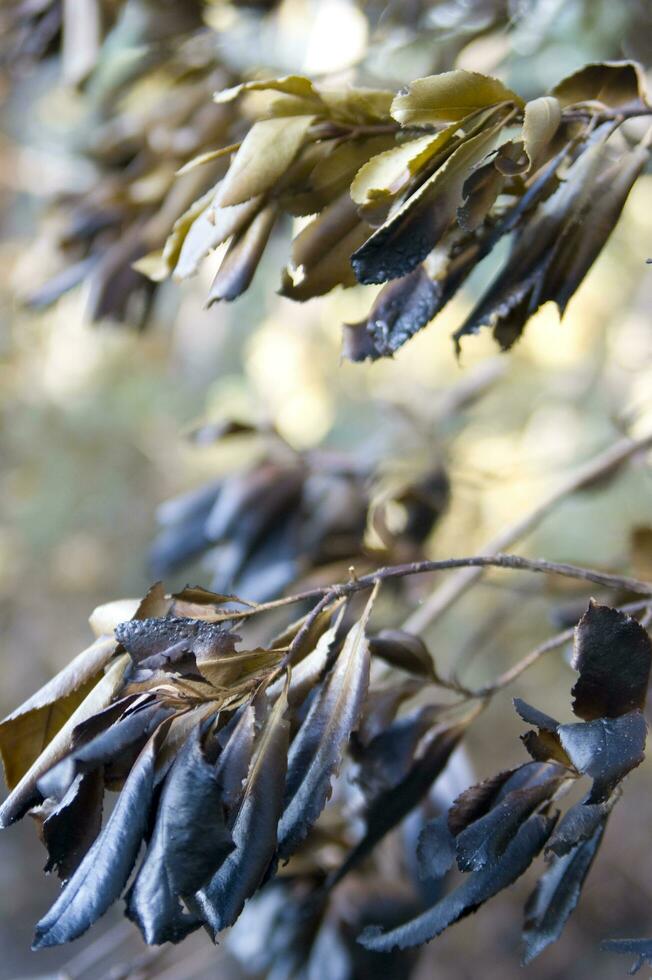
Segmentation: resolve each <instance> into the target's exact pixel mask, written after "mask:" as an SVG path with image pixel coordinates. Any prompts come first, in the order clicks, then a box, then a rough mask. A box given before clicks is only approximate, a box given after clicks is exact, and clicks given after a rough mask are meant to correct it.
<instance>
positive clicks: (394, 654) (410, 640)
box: [369, 629, 437, 681]
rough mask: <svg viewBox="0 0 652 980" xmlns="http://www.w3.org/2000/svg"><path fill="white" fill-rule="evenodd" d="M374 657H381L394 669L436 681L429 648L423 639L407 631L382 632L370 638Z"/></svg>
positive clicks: (370, 646) (370, 648) (388, 630)
mask: <svg viewBox="0 0 652 980" xmlns="http://www.w3.org/2000/svg"><path fill="white" fill-rule="evenodd" d="M369 650H370V652H371V656H372V657H380V659H381V660H384V661H385V662H386V663H388V664H390V665H391V666H392V667H397V668H398V669H399V670H405V671H407V673H408V674H415V675H416V676H417V677H426V678H428V680H431V681H435V680H436V679H437V675H436V673H435V665H434V661H433V658H432V655H431V654H430V652H429V650H428V647H427V646H426V645H425V643H424V642H423V640H422V639H421V637H419V636H415V635H414V633H408V632H407V631H406V630H390V629H387V630H381V631H380V632H379V633H376V634H375V635H374V636H371V637H370V638H369Z"/></svg>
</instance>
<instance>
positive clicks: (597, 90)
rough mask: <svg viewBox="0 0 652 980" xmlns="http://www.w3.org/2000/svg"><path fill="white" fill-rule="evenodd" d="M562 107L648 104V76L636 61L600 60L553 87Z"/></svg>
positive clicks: (553, 91)
mask: <svg viewBox="0 0 652 980" xmlns="http://www.w3.org/2000/svg"><path fill="white" fill-rule="evenodd" d="M552 95H554V96H555V97H556V98H557V99H558V100H559V102H560V103H561V105H562V106H567V105H574V104H575V103H577V102H601V103H602V104H603V105H605V106H608V107H609V108H610V109H622V108H625V107H632V108H634V107H635V106H640V107H644V106H646V104H647V102H646V84H645V75H644V73H643V70H642V68H641V66H640V65H639V64H638V63H637V62H635V61H601V62H596V63H594V64H589V65H584V66H583V67H582V68H579V69H578V70H577V71H576V72H573V74H572V75H568V77H567V78H564V79H562V80H561V82H558V83H557V85H555V87H554V88H553V90H552Z"/></svg>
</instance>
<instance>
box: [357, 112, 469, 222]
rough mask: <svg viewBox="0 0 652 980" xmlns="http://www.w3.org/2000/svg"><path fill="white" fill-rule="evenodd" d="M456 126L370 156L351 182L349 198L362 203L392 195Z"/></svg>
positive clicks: (446, 139) (442, 143)
mask: <svg viewBox="0 0 652 980" xmlns="http://www.w3.org/2000/svg"><path fill="white" fill-rule="evenodd" d="M456 128H457V127H456V126H447V127H446V129H444V130H442V132H440V133H436V134H434V135H433V134H429V135H427V136H419V137H417V138H416V139H412V140H409V141H408V142H407V143H401V144H400V145H399V146H394V147H392V149H389V150H385V152H384V153H379V154H377V155H376V156H374V157H372V158H371V159H370V160H369V161H368V162H367V163H365V165H364V166H363V167H361V168H360V170H358V172H357V174H356V175H355V179H354V180H353V182H352V184H351V190H350V193H351V197H352V198H353V200H354V201H356V203H357V204H361V205H364V204H366V203H367V202H369V201H374V200H375V199H377V198H383V197H393V196H394V195H396V194H397V193H398V192H399V191H400V190H401V189H402V187H403V186H404V185H405V183H406V182H407V181H408V180H409V179H410V178H411V177H412V176H413V175H414V174H416V173H418V172H419V170H421V168H422V167H424V166H425V165H426V164H427V163H428V161H429V160H430V159H431V158H432V157H433V156H434V155H435V154H436V153H438V152H439V151H440V150H441V149H443V147H444V146H446V144H447V143H448V141H449V140H450V139H451V138H452V136H453V134H454V133H455V130H456Z"/></svg>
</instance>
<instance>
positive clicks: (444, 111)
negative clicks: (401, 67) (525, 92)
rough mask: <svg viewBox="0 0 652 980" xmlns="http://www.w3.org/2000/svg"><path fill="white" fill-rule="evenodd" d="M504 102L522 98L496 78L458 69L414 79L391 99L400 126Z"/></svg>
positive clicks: (449, 118) (520, 102)
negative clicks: (405, 89)
mask: <svg viewBox="0 0 652 980" xmlns="http://www.w3.org/2000/svg"><path fill="white" fill-rule="evenodd" d="M501 102H511V103H513V104H514V105H516V106H519V107H521V106H523V100H522V99H521V98H520V97H519V96H518V95H516V93H515V92H512V91H511V90H510V89H508V88H506V87H505V86H504V85H503V83H502V82H500V81H498V79H497V78H491V77H490V76H489V75H480V74H478V73H477V72H471V71H464V70H462V69H456V70H455V71H445V72H442V73H441V74H440V75H429V76H428V77H426V78H418V79H416V81H414V82H411V83H410V84H409V85H408V87H407V92H406V93H405V94H401V95H397V96H396V98H395V99H394V101H393V102H392V116H393V117H394V119H396V120H397V122H399V123H400V124H401V126H427V125H430V124H432V123H438V122H455V121H457V120H460V119H463V118H464V117H465V116H468V115H469V114H470V113H472V112H477V111H478V110H480V109H484V108H486V107H488V106H493V105H498V104H499V103H501Z"/></svg>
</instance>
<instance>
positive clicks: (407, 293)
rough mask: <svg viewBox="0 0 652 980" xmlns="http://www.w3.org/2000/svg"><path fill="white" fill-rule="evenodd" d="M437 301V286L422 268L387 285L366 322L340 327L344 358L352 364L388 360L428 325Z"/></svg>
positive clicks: (434, 311)
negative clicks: (384, 358) (342, 330)
mask: <svg viewBox="0 0 652 980" xmlns="http://www.w3.org/2000/svg"><path fill="white" fill-rule="evenodd" d="M441 299H442V290H441V288H440V286H439V285H438V283H436V282H434V281H433V280H432V279H431V278H430V276H429V275H428V274H427V272H426V270H425V269H424V267H423V266H422V265H419V266H417V268H416V269H414V270H413V271H412V272H409V273H408V274H407V275H406V276H401V278H399V279H395V280H394V281H393V282H389V283H387V285H386V286H384V287H383V289H382V290H381V292H380V293H379V295H378V296H377V297H376V300H375V302H374V305H373V307H372V309H371V311H370V313H369V315H368V317H367V319H366V320H363V321H362V322H361V323H355V324H345V325H344V337H343V348H344V355H345V356H346V357H348V358H349V360H352V361H364V360H366V359H367V358H370V359H371V360H376V359H377V358H379V357H388V356H391V355H392V354H394V353H396V351H397V350H399V348H400V347H402V346H403V344H405V343H406V342H407V341H408V340H409V339H410V337H413V336H414V335H415V333H418V331H419V330H421V329H422V328H423V327H425V326H427V324H428V323H430V321H431V320H432V318H433V317H434V316H435V314H436V313H438V312H439V310H440V308H441Z"/></svg>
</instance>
